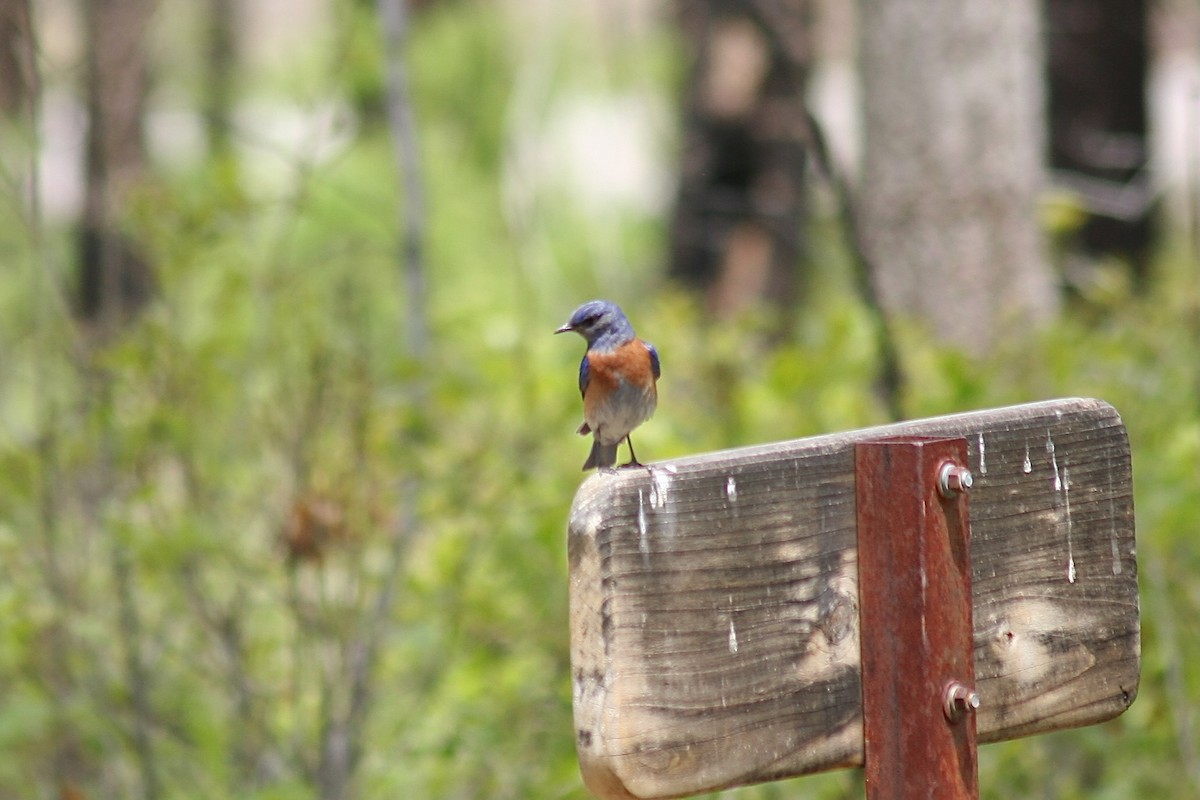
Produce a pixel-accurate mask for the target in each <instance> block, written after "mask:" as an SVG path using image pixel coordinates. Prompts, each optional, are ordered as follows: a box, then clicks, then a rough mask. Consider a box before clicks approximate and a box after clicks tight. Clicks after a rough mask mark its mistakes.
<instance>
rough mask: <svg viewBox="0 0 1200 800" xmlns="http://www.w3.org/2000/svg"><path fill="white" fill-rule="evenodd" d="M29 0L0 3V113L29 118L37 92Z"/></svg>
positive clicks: (16, 117)
mask: <svg viewBox="0 0 1200 800" xmlns="http://www.w3.org/2000/svg"><path fill="white" fill-rule="evenodd" d="M29 12H30V9H29V0H0V113H3V114H4V115H5V116H7V117H12V118H15V119H21V118H28V117H29V116H30V115H31V113H32V106H33V98H34V97H35V96H36V94H37V90H38V75H37V64H36V62H35V60H34V55H35V52H36V48H35V47H34V41H33V20H32V18H31V16H30V13H29Z"/></svg>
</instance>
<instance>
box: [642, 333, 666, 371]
mask: <svg viewBox="0 0 1200 800" xmlns="http://www.w3.org/2000/svg"><path fill="white" fill-rule="evenodd" d="M642 344H644V345H646V349H647V350H649V351H650V369H652V370H654V380H658V376H659V375H660V374H662V365H661V364H659V361H658V351H657V350H655V349H654V345H652V344H650V343H649V342H642Z"/></svg>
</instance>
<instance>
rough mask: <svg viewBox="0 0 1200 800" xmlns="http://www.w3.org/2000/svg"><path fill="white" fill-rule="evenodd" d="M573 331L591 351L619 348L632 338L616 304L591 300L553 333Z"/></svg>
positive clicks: (631, 327) (631, 332) (621, 312)
mask: <svg viewBox="0 0 1200 800" xmlns="http://www.w3.org/2000/svg"><path fill="white" fill-rule="evenodd" d="M567 331H574V332H575V333H578V334H579V335H580V336H582V337H583V338H584V339H586V340H587V343H588V347H589V348H591V349H593V350H607V349H610V348H614V347H619V346H620V345H623V344H625V343H626V342H628V341H629V340H630V339H632V338H634V332H633V326H632V325H631V324H629V318H628V317H626V316H625V312H624V311H622V310H621V307H620V306H618V305H617V304H616V303H610V302H608V301H607V300H591V301H589V302H587V303H584V304H583V305H581V306H580V307H579V308H577V309H575V313H573V314H571V319H569V320H568V321H567V323H566V324H565V325H563V326H562V327H561V328H559V329H558V330H556V331H555V333H566V332H567Z"/></svg>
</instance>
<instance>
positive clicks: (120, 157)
mask: <svg viewBox="0 0 1200 800" xmlns="http://www.w3.org/2000/svg"><path fill="white" fill-rule="evenodd" d="M83 6H84V9H85V15H84V16H85V25H86V29H87V31H88V32H89V35H88V37H87V72H86V76H85V80H86V82H87V86H86V94H87V113H88V133H87V149H86V158H85V165H84V180H85V189H84V208H83V222H82V225H81V229H80V242H79V245H80V247H79V260H80V312H81V314H82V316H83V317H84V319H86V320H88V321H89V322H94V323H97V324H98V326H99V328H100V331H101V332H111V331H112V330H113V329H114V328H115V327H116V325H117V324H118V323H119V322H120V321H121V320H123V319H124V318H126V317H127V316H128V315H129V314H131V313H133V312H134V311H136V310H137V309H138V308H139V307H140V306H141V305H142V304H144V303H145V302H146V301H147V300H148V299H149V297H150V295H151V293H152V291H153V286H154V281H153V275H152V273H151V270H150V267H149V265H148V264H147V263H146V261H145V260H144V259H143V258H142V257H141V256H140V255H139V253H138V248H137V246H136V244H135V243H133V242H132V241H130V240H129V239H128V238H127V237H126V236H124V235H123V234H122V233H121V231H120V229H119V227H118V222H119V214H120V210H121V209H122V207H123V206H124V204H125V202H126V200H127V198H128V194H129V190H130V188H131V187H133V186H134V185H135V184H136V183H138V182H139V181H140V180H141V179H142V178H143V177H144V175H145V174H146V145H145V137H144V135H143V128H142V122H143V112H144V105H145V98H146V85H147V67H146V51H145V47H144V39H145V32H146V26H147V24H148V23H149V21H150V14H151V11H152V10H153V0H88V2H85V3H84V4H83Z"/></svg>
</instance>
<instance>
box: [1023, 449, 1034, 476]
mask: <svg viewBox="0 0 1200 800" xmlns="http://www.w3.org/2000/svg"><path fill="white" fill-rule="evenodd" d="M1021 472H1024V473H1025V474H1026V475H1028V474H1029V473H1031V472H1033V462H1032V461H1030V460H1029V442H1026V443H1025V460H1024V461H1022V462H1021Z"/></svg>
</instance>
